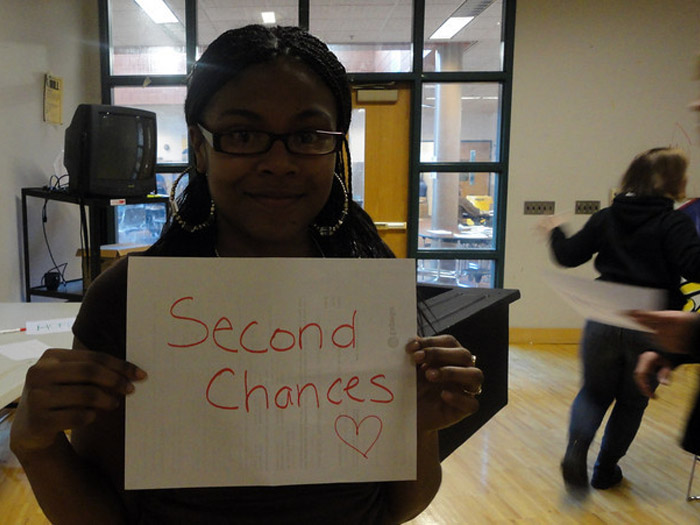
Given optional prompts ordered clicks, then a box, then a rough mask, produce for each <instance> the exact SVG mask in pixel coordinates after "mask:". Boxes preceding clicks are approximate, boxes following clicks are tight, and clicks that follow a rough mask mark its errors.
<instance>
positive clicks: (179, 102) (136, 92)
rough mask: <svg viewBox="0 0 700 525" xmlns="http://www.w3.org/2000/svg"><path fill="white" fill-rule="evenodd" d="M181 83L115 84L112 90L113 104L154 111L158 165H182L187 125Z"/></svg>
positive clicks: (184, 90)
mask: <svg viewBox="0 0 700 525" xmlns="http://www.w3.org/2000/svg"><path fill="white" fill-rule="evenodd" d="M186 94H187V88H186V87H185V86H172V87H148V88H140V87H117V88H114V89H113V90H112V100H113V104H115V105H117V106H128V107H133V108H139V109H147V110H148V111H153V112H154V113H155V114H156V122H157V126H158V154H157V155H158V157H157V161H156V162H157V163H158V164H186V163H187V161H188V158H187V125H186V124H185V110H184V104H185V95H186Z"/></svg>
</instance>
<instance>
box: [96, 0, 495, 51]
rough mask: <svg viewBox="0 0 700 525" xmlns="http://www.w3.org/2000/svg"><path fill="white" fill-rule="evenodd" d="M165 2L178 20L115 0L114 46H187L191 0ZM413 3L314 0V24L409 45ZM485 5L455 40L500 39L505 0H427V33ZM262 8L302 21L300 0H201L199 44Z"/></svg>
mask: <svg viewBox="0 0 700 525" xmlns="http://www.w3.org/2000/svg"><path fill="white" fill-rule="evenodd" d="M165 1H166V3H167V4H168V5H169V6H170V8H171V10H172V11H173V12H174V13H175V15H176V16H177V18H178V19H179V22H178V23H175V24H155V23H153V22H152V21H151V20H150V18H148V16H146V15H145V13H144V12H143V11H142V10H141V8H140V7H139V6H138V5H137V4H136V3H135V2H134V0H110V10H111V19H112V21H113V22H112V28H111V29H112V45H113V46H114V47H117V48H118V47H141V46H175V47H178V46H183V45H184V41H185V31H184V19H185V1H184V0H165ZM411 6H412V1H411V0H311V2H310V11H309V12H310V24H309V26H310V27H309V29H310V31H311V33H313V34H314V35H316V36H318V37H319V38H321V39H322V40H323V41H324V42H326V43H328V44H349V43H356V44H357V43H371V44H378V43H404V44H406V43H410V41H411V20H412V7H411ZM485 6H488V7H486V9H485V10H483V12H481V14H479V15H478V16H477V17H476V18H475V19H474V20H473V21H472V22H471V23H469V25H468V26H467V27H466V28H465V29H463V30H462V31H461V32H460V33H458V34H457V35H456V36H455V37H454V38H453V39H452V40H451V41H453V42H487V41H491V43H492V44H493V43H500V32H501V28H500V23H501V11H502V7H501V6H502V0H466V1H464V0H427V1H426V9H425V12H426V16H425V29H424V31H425V36H426V38H427V37H428V36H430V34H432V32H433V31H434V30H435V29H437V28H438V27H439V26H440V25H441V24H442V23H443V22H444V21H445V20H446V19H447V18H448V17H450V16H451V15H452V14H453V13H455V12H456V11H457V10H459V14H460V15H461V14H462V13H463V11H465V10H467V11H468V10H470V9H477V11H481V10H482V9H484V7H485ZM262 11H274V12H275V14H276V16H277V23H278V24H280V25H297V24H298V18H297V0H256V1H252V0H199V2H198V15H197V16H198V35H199V38H198V40H199V44H201V45H206V44H207V43H209V42H210V41H212V40H213V39H214V38H215V37H216V36H218V35H219V34H221V33H222V32H223V31H225V30H227V29H231V28H234V27H240V26H243V25H246V24H250V23H262V18H261V15H260V13H261V12H262ZM477 47H478V46H477ZM488 47H491V46H488Z"/></svg>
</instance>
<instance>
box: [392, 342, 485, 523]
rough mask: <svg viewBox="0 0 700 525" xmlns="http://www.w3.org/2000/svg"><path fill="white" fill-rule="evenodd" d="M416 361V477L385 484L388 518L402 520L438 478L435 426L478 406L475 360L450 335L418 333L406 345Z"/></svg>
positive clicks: (427, 498) (419, 506) (427, 497)
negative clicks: (418, 336) (419, 335)
mask: <svg viewBox="0 0 700 525" xmlns="http://www.w3.org/2000/svg"><path fill="white" fill-rule="evenodd" d="M406 352H408V353H409V354H411V356H412V358H413V360H414V362H415V363H416V365H417V374H418V376H417V379H418V381H417V384H418V391H417V396H418V405H417V420H418V421H417V423H418V428H417V432H418V435H417V438H418V439H417V444H418V450H417V465H416V466H417V472H416V473H417V476H416V480H415V481H397V482H393V483H390V484H389V485H388V488H387V498H388V510H389V515H390V517H391V519H392V521H395V522H397V523H402V522H405V521H408V520H410V519H412V518H414V517H416V516H417V515H418V514H420V513H421V512H422V511H423V510H424V509H425V508H426V507H427V506H428V505H429V504H430V502H431V501H432V500H433V498H434V497H435V494H436V493H437V491H438V489H439V488H440V482H441V481H442V467H441V466H440V456H439V450H438V430H440V429H442V428H446V427H448V426H450V425H453V424H455V423H457V422H458V421H460V420H462V419H464V418H465V417H467V416H469V415H471V414H473V413H474V412H476V411H477V410H478V408H479V402H478V401H477V400H476V398H475V396H476V395H478V394H479V393H480V392H481V384H482V383H483V380H484V375H483V373H482V372H481V370H479V369H478V368H476V367H475V366H474V363H475V358H474V357H473V356H472V354H471V353H470V352H469V351H468V350H467V349H465V348H463V347H462V346H461V345H460V344H459V342H458V341H457V340H456V339H455V338H454V337H452V336H451V335H440V336H435V337H421V338H417V339H415V340H414V341H411V342H410V343H409V344H408V345H406Z"/></svg>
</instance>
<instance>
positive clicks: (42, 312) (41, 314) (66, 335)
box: [0, 302, 80, 409]
mask: <svg viewBox="0 0 700 525" xmlns="http://www.w3.org/2000/svg"><path fill="white" fill-rule="evenodd" d="M78 308H80V303H61V302H50V303H37V302H33V303H0V330H7V329H10V328H22V327H24V326H25V324H26V323H27V321H44V320H49V319H63V318H67V317H75V316H76V314H77V313H78ZM32 339H36V340H38V341H41V342H42V343H45V344H47V345H49V346H53V347H60V348H70V347H71V344H72V342H73V334H72V333H71V332H60V333H54V334H42V335H27V334H26V332H17V333H12V334H0V345H6V344H10V343H18V342H26V341H31V340H32ZM34 363H35V359H25V360H23V361H14V360H12V359H9V358H7V357H5V356H3V355H0V409H2V408H3V407H5V406H7V405H8V404H10V403H12V402H13V401H15V400H16V399H17V398H19V396H20V395H21V393H22V387H23V385H24V377H25V376H26V374H27V370H28V369H29V367H31V366H32V365H33V364H34Z"/></svg>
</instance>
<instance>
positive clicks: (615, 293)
mask: <svg viewBox="0 0 700 525" xmlns="http://www.w3.org/2000/svg"><path fill="white" fill-rule="evenodd" d="M544 279H545V281H546V282H547V284H549V285H550V286H551V287H552V288H553V289H554V290H555V291H556V292H557V293H558V294H559V295H560V296H561V297H562V298H563V299H564V300H565V301H566V302H567V303H568V304H569V305H570V306H572V307H573V308H574V309H575V310H576V311H577V312H579V313H580V314H581V315H583V316H584V317H585V318H586V319H592V320H594V321H599V322H601V323H606V324H609V325H613V326H620V327H622V328H631V329H632V330H641V331H644V332H649V331H651V330H650V329H649V328H647V327H645V326H643V325H641V324H639V323H637V322H635V321H633V320H632V319H630V318H629V317H628V316H627V315H626V314H625V312H627V311H629V310H661V309H663V307H664V305H665V304H666V291H665V290H660V289H657V288H642V287H639V286H630V285H627V284H618V283H611V282H608V281H600V280H593V279H584V278H581V277H576V276H573V275H566V274H564V273H561V272H546V273H544Z"/></svg>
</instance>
